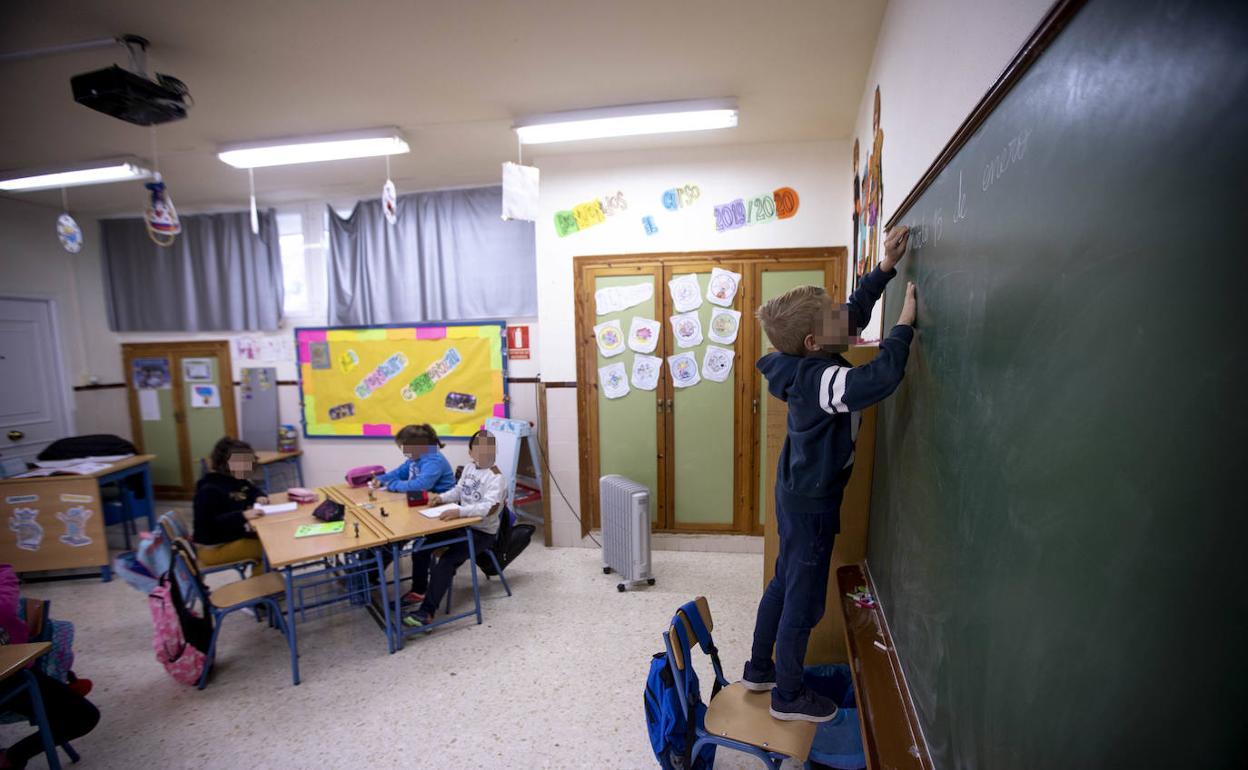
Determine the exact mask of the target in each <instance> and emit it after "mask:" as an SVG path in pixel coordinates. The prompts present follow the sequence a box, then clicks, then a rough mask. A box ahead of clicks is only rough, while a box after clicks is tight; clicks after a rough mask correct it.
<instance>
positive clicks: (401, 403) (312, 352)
mask: <svg viewBox="0 0 1248 770" xmlns="http://www.w3.org/2000/svg"><path fill="white" fill-rule="evenodd" d="M506 333H507V326H506V324H504V323H503V322H501V321H480V322H474V323H471V324H409V325H404V326H361V327H336V328H301V329H296V330H295V344H296V346H297V347H298V350H299V390H300V394H301V398H302V401H303V433H304V435H305V436H308V437H309V438H316V437H325V436H338V437H341V436H353V437H359V438H381V437H392V436H394V434H395V433H397V432H398V431H399V430H400V429H402V427H403V426H404V425H410V424H413V423H424V422H427V423H429V424H431V425H432V426H433V427H434V429H435V430H437V432H438V435H439V436H441V437H442V438H469V437H471V436H472V434H473V433H475V432H476V431H477V430H478V429H480V427H481V426H482V425H483V424H484V423H485V421H486V419H487V418H489V417H506V416H508V415H507V352H506V350H507V348H506V345H505V344H503V343H504V336H505V335H506Z"/></svg>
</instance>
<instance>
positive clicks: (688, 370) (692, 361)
mask: <svg viewBox="0 0 1248 770" xmlns="http://www.w3.org/2000/svg"><path fill="white" fill-rule="evenodd" d="M667 368H668V370H669V371H670V372H671V373H672V384H673V385H675V386H676V387H678V388H688V387H690V386H693V385H697V384H698V383H699V382H701V381H702V377H701V376H700V375H699V374H698V359H697V358H696V357H695V356H694V354H693V353H677V354H676V355H674V356H668V357H667Z"/></svg>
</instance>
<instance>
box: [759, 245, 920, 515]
mask: <svg viewBox="0 0 1248 770" xmlns="http://www.w3.org/2000/svg"><path fill="white" fill-rule="evenodd" d="M896 274H897V273H896V271H891V272H889V273H885V272H883V271H881V270H880V269H879V268H876V269H875V270H872V271H871V273H870V274H868V275H867V276H866V277H865V278H864V279H863V282H862V285H861V286H859V288H858V290H857V291H855V292H854V293H853V295H852V296H851V297H850V298H849V319H850V324H851V325H852V326H853V327H854V328H855V329H860V328H862V326H863V325H864V324H865V322H866V321H867V320H868V319H869V318H870V317H871V307H872V306H873V305H875V302H876V300H878V299H879V297H880V294H882V293H883V292H884V286H885V284H887V283H888V281H889V279H890V278H892V277H893V276H895V275H896ZM913 338H914V329H912V328H911V327H909V326H905V325H902V324H898V325H897V326H894V327H893V330H892V331H891V332H889V334H888V337H887V338H885V339H883V340H881V341H880V352H879V353H878V354H877V355H876V357H875V359H874V360H872V361H871V363H869V364H866V365H864V366H859V367H854V366H852V365H851V364H850V363H849V362H848V361H846V360H845V359H844V358H843V357H841V356H840V355H832V356H829V357H823V356H793V355H789V354H787V353H768V354H767V355H765V356H763V357H762V358H760V359H759V360H758V364H757V367H758V371H760V372H762V375H763V376H764V377H766V378H767V390H768V391H769V392H770V393H771V395H773V396H775V397H776V398H778V399H780V400H781V401H784V402H786V403H787V404H788V406H789V418H788V432H787V435H786V436H785V439H784V448H783V449H781V450H780V462H779V466H778V467H777V469H776V498H777V500H778V501H779V503H780V505H781V506H783V508H784V509H785V510H787V511H793V512H797V513H824V512H827V513H836V514H837V515H838V519H839V513H840V500H841V495H842V493H843V492H844V488H845V482H846V481H848V479H849V474H848V472H847V471H848V470H849V468H851V467H852V466H853V464H854V442H855V441H856V440H857V439H858V425H859V423H860V422H861V421H862V415H861V413H860V412H861V410H862V409H865V408H867V407H868V406H871V405H872V404H875V403H878V402H880V401H883V400H884V399H885V398H888V397H889V396H890V395H892V393H893V391H894V390H896V389H897V385H898V384H900V383H901V378H902V375H903V374H905V371H906V359H907V358H908V357H909V355H910V342H911V340H912V339H913Z"/></svg>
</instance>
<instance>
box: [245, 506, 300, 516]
mask: <svg viewBox="0 0 1248 770" xmlns="http://www.w3.org/2000/svg"><path fill="white" fill-rule="evenodd" d="M298 507H299V503H273V504H272V505H257V506H256V510H258V511H260V512H261V513H263V514H264V515H265V516H272V515H273V514H275V513H290V512H291V511H293V510H295V509H296V508H298Z"/></svg>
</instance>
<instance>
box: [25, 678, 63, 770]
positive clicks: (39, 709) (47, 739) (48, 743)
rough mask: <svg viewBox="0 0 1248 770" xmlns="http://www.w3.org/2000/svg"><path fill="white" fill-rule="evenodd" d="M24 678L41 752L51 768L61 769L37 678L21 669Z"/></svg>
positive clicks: (54, 769) (53, 769) (52, 769)
mask: <svg viewBox="0 0 1248 770" xmlns="http://www.w3.org/2000/svg"><path fill="white" fill-rule="evenodd" d="M22 675H23V676H24V677H25V678H26V689H28V690H29V691H30V703H31V706H32V707H33V710H34V712H35V724H37V725H38V726H39V738H40V740H41V741H43V753H44V755H46V756H47V758H48V767H49V768H51V770H61V758H60V757H58V756H57V754H56V746H55V745H54V744H53V743H52V728H51V727H49V726H48V715H47V712H45V711H44V710H43V695H42V694H41V693H40V692H39V680H38V679H35V675H34V674H32V673H31V672H30V670H29V669H23V670H22Z"/></svg>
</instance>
